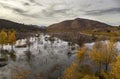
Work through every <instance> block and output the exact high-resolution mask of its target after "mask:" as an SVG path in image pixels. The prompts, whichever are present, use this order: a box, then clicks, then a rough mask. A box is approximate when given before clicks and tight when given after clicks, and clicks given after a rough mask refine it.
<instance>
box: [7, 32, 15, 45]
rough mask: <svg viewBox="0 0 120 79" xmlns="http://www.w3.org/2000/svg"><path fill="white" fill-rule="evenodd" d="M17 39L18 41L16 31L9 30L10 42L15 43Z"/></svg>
mask: <svg viewBox="0 0 120 79" xmlns="http://www.w3.org/2000/svg"><path fill="white" fill-rule="evenodd" d="M15 41H16V35H15V31H9V32H8V43H9V44H14V43H15Z"/></svg>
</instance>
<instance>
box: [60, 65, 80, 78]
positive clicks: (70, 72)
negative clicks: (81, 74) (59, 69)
mask: <svg viewBox="0 0 120 79" xmlns="http://www.w3.org/2000/svg"><path fill="white" fill-rule="evenodd" d="M77 67H78V64H76V63H73V64H72V65H71V66H70V67H68V68H67V69H66V70H65V71H64V75H63V77H62V78H61V79H78V71H77Z"/></svg>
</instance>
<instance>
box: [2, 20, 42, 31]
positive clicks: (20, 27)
mask: <svg viewBox="0 0 120 79" xmlns="http://www.w3.org/2000/svg"><path fill="white" fill-rule="evenodd" d="M1 29H6V30H10V29H14V30H16V31H17V32H36V31H42V30H43V29H42V28H40V27H39V26H36V25H25V24H20V23H16V22H12V21H9V20H4V19H0V30H1Z"/></svg>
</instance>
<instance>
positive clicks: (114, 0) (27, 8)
mask: <svg viewBox="0 0 120 79" xmlns="http://www.w3.org/2000/svg"><path fill="white" fill-rule="evenodd" d="M119 5H120V0H69V1H68V0H0V9H1V10H0V13H1V15H0V18H3V19H8V20H13V21H16V22H23V23H26V24H37V25H43V24H45V25H50V24H52V23H55V22H60V21H62V20H66V19H73V18H78V17H79V18H81V17H82V18H88V19H94V20H98V21H103V22H106V23H111V24H117V25H118V23H119V22H120V18H117V17H119V13H120V6H119ZM6 14H7V16H6ZM104 17H105V18H106V19H102V18H104ZM109 17H115V18H112V19H113V20H109V19H110V18H109ZM116 21H117V22H116Z"/></svg>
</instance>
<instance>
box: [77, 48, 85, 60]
mask: <svg viewBox="0 0 120 79" xmlns="http://www.w3.org/2000/svg"><path fill="white" fill-rule="evenodd" d="M86 52H87V49H86V47H82V48H80V49H79V50H78V52H77V59H78V61H79V62H81V61H82V59H84V57H85V55H86Z"/></svg>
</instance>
